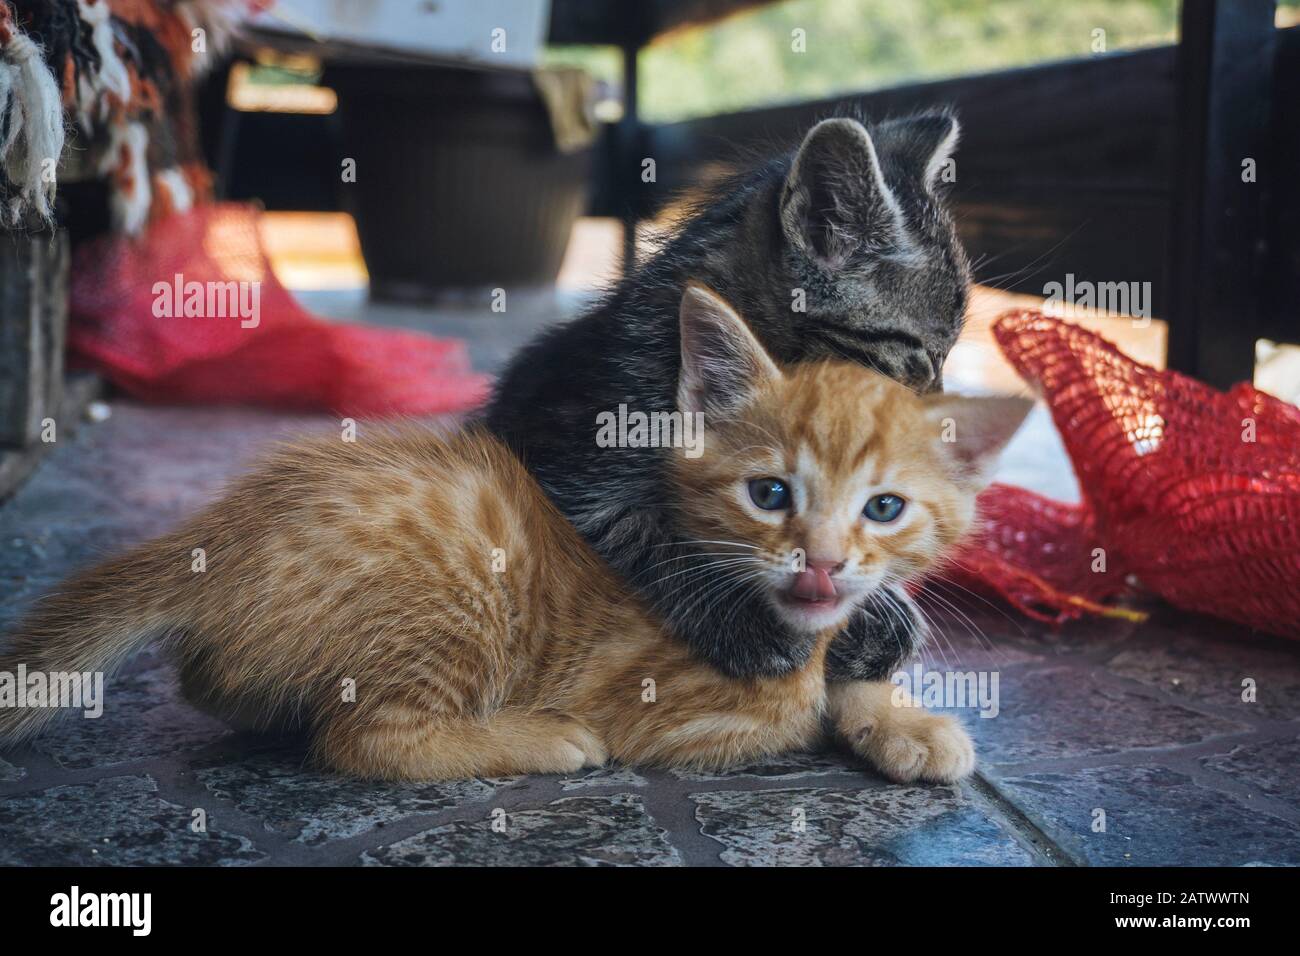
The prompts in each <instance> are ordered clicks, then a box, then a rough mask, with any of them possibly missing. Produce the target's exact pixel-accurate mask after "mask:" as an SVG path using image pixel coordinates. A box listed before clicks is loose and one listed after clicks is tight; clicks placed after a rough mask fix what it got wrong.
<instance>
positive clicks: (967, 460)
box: [923, 395, 1034, 488]
mask: <svg viewBox="0 0 1300 956" xmlns="http://www.w3.org/2000/svg"><path fill="white" fill-rule="evenodd" d="M923 401H924V402H925V405H926V416H927V417H928V418H929V419H930V421H931V422H932V423H933V424H934V428H935V433H936V435H937V436H938V438H939V442H940V447H941V448H942V449H943V451H944V453H945V454H947V455H948V457H949V460H950V461H951V462H952V463H953V465H954V466H955V468H954V471H955V473H956V475H957V477H958V478H960V479H961V480H963V481H965V482H968V483H969V484H971V485H973V486H975V487H977V488H982V487H984V486H985V485H987V484H988V483H989V482H990V481H992V480H993V472H994V470H995V468H996V467H997V462H998V455H999V454H1001V453H1002V449H1003V448H1005V447H1006V446H1007V442H1009V441H1011V437H1012V436H1013V435H1015V433H1016V431H1017V430H1018V429H1019V428H1020V424H1021V423H1022V422H1023V421H1024V420H1025V416H1026V415H1028V414H1029V410H1030V409H1031V408H1033V407H1034V403H1033V401H1031V400H1030V399H1027V398H1016V397H1014V396H997V397H979V398H975V397H970V396H965V395H931V396H929V397H928V398H925V399H923Z"/></svg>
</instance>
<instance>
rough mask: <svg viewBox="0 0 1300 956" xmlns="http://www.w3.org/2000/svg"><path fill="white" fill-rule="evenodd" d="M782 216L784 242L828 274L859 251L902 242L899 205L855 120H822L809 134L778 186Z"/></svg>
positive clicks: (892, 246) (863, 130)
mask: <svg viewBox="0 0 1300 956" xmlns="http://www.w3.org/2000/svg"><path fill="white" fill-rule="evenodd" d="M780 215H781V229H782V231H783V232H784V233H785V237H786V241H787V242H789V243H790V244H791V245H792V246H793V247H794V248H796V249H799V250H801V251H803V252H804V253H805V254H806V255H808V256H809V257H811V258H812V259H813V260H815V261H816V262H818V263H819V264H820V265H822V266H823V267H824V268H827V269H830V270H838V269H841V268H843V266H844V265H845V264H846V263H847V262H848V261H849V259H850V257H852V255H853V254H854V253H855V252H856V251H858V250H859V249H863V250H866V251H872V250H875V251H886V250H892V249H895V248H897V247H898V246H899V245H900V244H901V243H902V242H903V241H904V232H903V226H902V221H901V218H900V214H899V209H898V202H897V201H896V200H895V199H894V196H893V194H892V193H891V192H890V191H889V187H888V186H887V185H885V177H884V174H883V173H882V172H881V170H880V160H879V158H878V157H877V156H876V147H875V144H874V143H872V141H871V135H870V134H869V133H868V132H867V129H866V127H865V126H863V125H862V124H861V123H859V122H858V121H857V120H851V119H828V120H822V121H821V122H820V123H818V124H817V125H816V126H814V127H813V128H812V129H811V130H810V131H809V133H808V135H807V136H806V137H805V138H804V141H803V145H802V146H800V147H799V152H798V153H796V154H795V157H794V162H793V164H791V166H790V172H789V173H788V174H787V175H786V178H785V183H784V185H783V186H782V187H781V205H780Z"/></svg>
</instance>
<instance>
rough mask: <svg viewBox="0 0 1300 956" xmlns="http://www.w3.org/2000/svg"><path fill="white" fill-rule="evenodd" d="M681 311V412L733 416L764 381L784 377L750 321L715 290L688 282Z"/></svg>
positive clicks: (678, 405)
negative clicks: (750, 327) (749, 323)
mask: <svg viewBox="0 0 1300 956" xmlns="http://www.w3.org/2000/svg"><path fill="white" fill-rule="evenodd" d="M680 314H681V336H682V371H681V376H680V378H679V379H678V383H677V407H678V409H679V410H681V411H683V412H687V413H693V412H703V411H709V412H720V413H722V414H731V413H732V412H734V411H736V410H737V409H739V408H740V407H741V406H742V405H744V404H745V403H746V402H747V401H748V400H749V399H750V398H751V397H752V396H753V395H754V393H755V392H757V391H758V390H759V389H760V388H761V387H762V386H763V385H764V384H765V383H768V382H774V381H776V380H777V379H779V378H781V370H780V369H778V368H777V367H776V365H775V364H774V363H773V361H772V359H771V356H769V355H768V354H767V350H766V349H764V348H763V346H762V344H760V343H759V341H758V339H756V338H755V337H754V333H753V332H751V331H750V330H749V326H748V325H746V324H745V320H744V319H742V318H741V317H740V316H739V315H737V314H736V311H735V309H733V308H732V307H731V306H730V305H728V304H727V303H726V301H725V300H724V299H723V298H722V297H721V296H719V295H718V294H717V293H716V292H714V291H713V290H712V289H709V288H706V287H705V286H702V285H699V284H698V283H695V282H692V283H689V284H688V285H687V286H686V291H685V292H684V293H683V294H682V305H681V313H680Z"/></svg>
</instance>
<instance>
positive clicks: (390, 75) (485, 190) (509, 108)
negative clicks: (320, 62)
mask: <svg viewBox="0 0 1300 956" xmlns="http://www.w3.org/2000/svg"><path fill="white" fill-rule="evenodd" d="M324 82H325V83H326V84H327V85H329V86H331V87H332V88H333V89H334V90H335V91H336V92H337V93H338V98H339V117H340V124H341V131H342V140H343V142H342V149H343V156H344V157H350V158H352V159H355V160H356V182H353V183H343V185H342V191H343V197H344V207H345V208H347V209H349V210H350V211H351V212H352V214H353V215H354V216H355V217H356V221H357V232H358V233H359V234H360V238H361V250H362V253H363V255H364V256H365V260H366V268H367V269H368V270H369V272H370V294H371V296H372V297H374V298H377V299H404V300H411V299H415V300H419V299H428V298H435V297H437V296H438V294H439V293H440V292H441V291H443V290H447V289H454V288H482V287H489V288H492V287H498V286H499V287H503V288H504V287H507V286H512V285H540V284H548V283H551V282H553V281H554V280H555V277H556V275H557V274H558V273H559V271H560V263H561V261H562V260H563V258H564V251H565V248H566V246H567V245H568V242H569V233H570V231H571V229H572V228H573V222H574V220H575V219H576V218H577V217H578V216H579V215H581V213H582V211H583V209H584V207H585V205H586V199H587V188H588V180H589V172H590V166H591V156H590V152H591V151H590V149H584V150H581V151H578V152H573V153H568V154H565V153H561V152H560V151H559V150H558V149H557V148H556V147H555V144H554V136H553V135H552V132H551V120H550V117H549V115H548V113H547V111H546V108H545V107H544V106H543V103H542V100H541V97H540V96H539V95H538V93H537V90H536V88H535V87H534V85H533V81H532V77H531V76H529V75H528V74H526V73H521V72H505V71H500V72H495V71H485V70H463V69H449V68H422V67H374V66H352V65H346V66H342V65H341V66H332V67H330V68H329V69H328V70H327V71H326V74H325V77H324Z"/></svg>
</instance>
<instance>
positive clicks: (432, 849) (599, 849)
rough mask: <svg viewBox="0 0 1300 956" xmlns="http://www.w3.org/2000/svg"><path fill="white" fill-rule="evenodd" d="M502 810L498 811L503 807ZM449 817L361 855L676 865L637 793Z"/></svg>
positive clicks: (481, 862) (497, 862) (418, 862)
mask: <svg viewBox="0 0 1300 956" xmlns="http://www.w3.org/2000/svg"><path fill="white" fill-rule="evenodd" d="M502 812H504V811H502ZM496 819H497V820H499V821H500V823H499V827H500V828H501V829H500V832H497V831H495V830H494V829H493V822H494V818H493V817H492V815H491V814H489V813H488V812H486V811H485V812H484V814H483V816H482V818H481V819H478V820H467V821H460V822H457V823H449V824H446V825H445V826H440V827H434V828H433V829H430V830H425V831H424V832H423V833H418V834H416V835H415V836H412V837H408V838H407V839H405V840H400V841H398V842H396V843H394V844H392V845H391V846H384V847H379V848H377V849H375V850H371V851H368V852H366V853H364V854H362V857H361V862H362V863H363V864H364V865H365V866H452V865H457V866H679V865H681V862H682V860H681V856H680V855H679V854H678V852H677V850H676V849H675V848H674V847H673V846H672V844H670V843H669V842H668V838H667V835H666V834H665V832H664V830H663V829H662V828H660V827H658V826H656V825H655V823H654V821H653V820H652V819H651V818H650V815H649V814H648V813H647V812H646V809H645V805H644V803H643V802H642V800H641V797H639V796H638V795H636V794H630V793H616V794H612V795H609V796H600V797H595V796H589V797H563V798H561V799H559V800H556V801H554V802H552V803H549V804H547V805H546V806H544V807H538V808H535V809H528V810H514V811H511V812H508V813H504V816H500V815H498V816H497V817H496Z"/></svg>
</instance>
